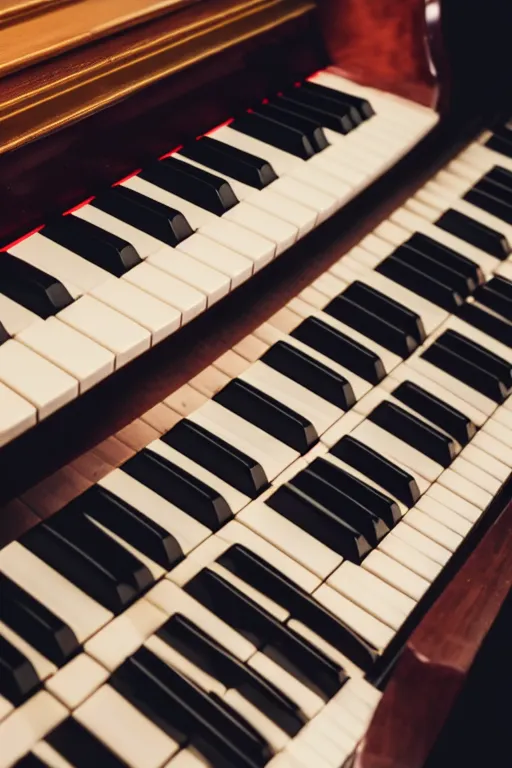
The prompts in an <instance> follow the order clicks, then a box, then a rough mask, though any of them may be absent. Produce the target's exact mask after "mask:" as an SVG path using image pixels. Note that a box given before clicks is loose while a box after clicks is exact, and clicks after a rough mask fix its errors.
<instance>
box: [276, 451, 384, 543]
mask: <svg viewBox="0 0 512 768" xmlns="http://www.w3.org/2000/svg"><path fill="white" fill-rule="evenodd" d="M335 469H336V468H335ZM341 471H342V470H340V472H341ZM332 474H333V473H328V472H325V471H324V472H322V468H321V467H319V465H318V464H317V466H316V468H315V467H312V466H311V465H310V466H309V467H308V468H307V469H305V470H303V471H302V472H299V473H298V474H297V475H295V477H294V478H293V479H292V480H290V483H289V485H290V486H291V487H292V488H296V489H298V490H299V491H301V492H302V493H303V494H305V495H306V496H308V497H309V498H310V499H313V501H315V502H317V503H318V504H321V505H322V506H323V507H325V508H326V509H328V510H329V511H330V512H331V514H333V515H334V516H335V517H339V518H340V520H342V521H343V522H344V523H347V525H349V526H350V527H351V528H353V529H354V530H356V531H358V532H359V533H360V534H362V535H363V536H364V538H365V539H366V541H367V542H368V543H369V544H370V545H371V546H372V547H376V546H377V544H378V543H379V541H380V539H382V537H383V536H384V535H385V534H386V533H388V531H389V528H388V526H387V525H386V524H385V523H384V521H383V520H380V519H379V518H378V517H377V515H375V514H373V512H372V510H371V509H369V508H368V507H367V506H366V503H367V500H366V499H365V500H364V503H361V499H360V498H359V499H357V498H356V497H355V494H354V496H353V495H352V494H351V492H350V491H348V490H343V489H342V487H338V486H337V485H335V484H334V483H333V480H337V478H333V477H332Z"/></svg>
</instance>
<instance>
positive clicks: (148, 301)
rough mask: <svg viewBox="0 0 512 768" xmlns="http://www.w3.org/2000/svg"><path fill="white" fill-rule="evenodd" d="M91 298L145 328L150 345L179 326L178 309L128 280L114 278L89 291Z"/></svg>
mask: <svg viewBox="0 0 512 768" xmlns="http://www.w3.org/2000/svg"><path fill="white" fill-rule="evenodd" d="M91 296H92V297H93V298H95V299H98V300H99V301H101V302H103V304H106V305H107V306H109V307H111V308H112V309H115V310H116V311H117V312H120V313H121V314H122V315H125V316H126V317H128V318H129V319H130V320H133V321H134V322H135V323H137V325H140V326H142V327H143V328H146V329H147V330H148V331H149V332H150V333H151V343H152V344H158V342H159V341H162V339H165V338H167V336H170V335H171V333H174V331H177V330H178V328H179V327H180V325H181V312H180V311H179V310H178V309H176V308H175V307H171V305H170V304H166V303H165V302H163V301H161V300H160V299H157V298H156V297H155V296H151V295H150V294H149V293H146V291H143V290H142V289H141V288H137V286H136V285H132V284H131V283H129V282H128V281H127V280H118V279H117V278H116V277H113V278H112V279H111V280H108V281H107V282H106V283H102V284H101V285H100V286H99V287H98V288H95V289H94V290H93V291H91Z"/></svg>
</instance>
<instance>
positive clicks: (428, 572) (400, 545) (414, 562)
mask: <svg viewBox="0 0 512 768" xmlns="http://www.w3.org/2000/svg"><path fill="white" fill-rule="evenodd" d="M378 550H379V551H380V552H384V553H385V554H386V555H389V557H391V558H393V560H396V562H397V563H401V564H402V565H404V566H405V567H406V568H408V569H409V570H411V571H414V573H417V574H418V576H421V577H422V578H423V579H425V580H426V581H428V582H429V583H430V582H432V581H434V579H435V578H436V576H437V575H438V573H439V572H440V571H441V569H442V565H440V564H439V563H437V562H436V561H435V560H431V559H430V558H429V557H428V556H427V555H425V554H422V553H421V552H420V551H419V550H418V549H415V548H414V547H413V546H411V545H410V544H407V543H406V542H405V541H404V540H403V539H401V538H400V537H399V536H395V535H394V534H393V531H391V533H389V534H388V535H387V536H385V537H384V538H383V540H382V541H381V542H380V544H379V547H378Z"/></svg>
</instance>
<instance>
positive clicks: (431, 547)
mask: <svg viewBox="0 0 512 768" xmlns="http://www.w3.org/2000/svg"><path fill="white" fill-rule="evenodd" d="M391 535H393V536H395V537H396V538H398V539H401V540H402V541H404V542H405V543H406V544H410V546H411V547H414V549H417V550H418V551H419V552H421V553H422V554H423V555H426V556H427V557H428V558H429V559H430V560H434V561H435V562H436V563H438V564H439V565H440V566H445V565H446V563H447V562H448V560H449V559H450V557H451V554H452V553H451V552H450V550H449V549H446V548H445V547H442V546H441V545H440V544H437V543H436V542H435V541H432V539H430V538H429V537H428V536H425V535H424V534H423V533H421V532H420V531H417V530H416V529H415V528H413V527H412V526H411V525H408V524H407V521H406V520H401V521H400V522H399V523H397V525H395V527H394V528H393V530H392V531H391V533H389V534H388V536H386V539H387V538H388V537H389V536H391Z"/></svg>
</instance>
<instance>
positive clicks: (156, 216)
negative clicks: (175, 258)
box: [91, 184, 193, 246]
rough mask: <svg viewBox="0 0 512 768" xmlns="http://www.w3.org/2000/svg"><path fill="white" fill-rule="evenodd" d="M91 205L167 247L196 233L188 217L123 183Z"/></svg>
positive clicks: (96, 198) (95, 199)
mask: <svg viewBox="0 0 512 768" xmlns="http://www.w3.org/2000/svg"><path fill="white" fill-rule="evenodd" d="M91 205H92V206H94V207H95V208H99V210H100V211H103V212H104V213H109V214H110V215H111V216H114V217H115V218H116V219H120V220H121V221H124V222H125V224H130V225H131V226H132V227H135V228H136V229H140V230H142V232H146V234H148V235H151V236H152V237H156V239H157V240H161V241H162V243H167V245H171V246H176V245H178V244H179V243H181V242H182V240H185V239H186V238H187V237H190V235H191V234H192V231H193V230H192V227H191V226H190V224H189V223H188V221H187V220H186V218H185V217H184V215H183V214H182V213H180V212H179V211H177V210H176V209H175V208H169V207H168V206H167V205H164V204H163V203H159V202H158V200H153V199H152V198H151V197H146V195H141V194H140V193H139V192H136V191H135V190H133V189H130V188H129V187H124V186H123V185H122V184H121V185H118V186H117V187H113V188H112V189H111V190H109V191H108V192H106V193H105V194H104V195H100V196H99V197H95V198H94V199H93V200H92V201H91Z"/></svg>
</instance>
